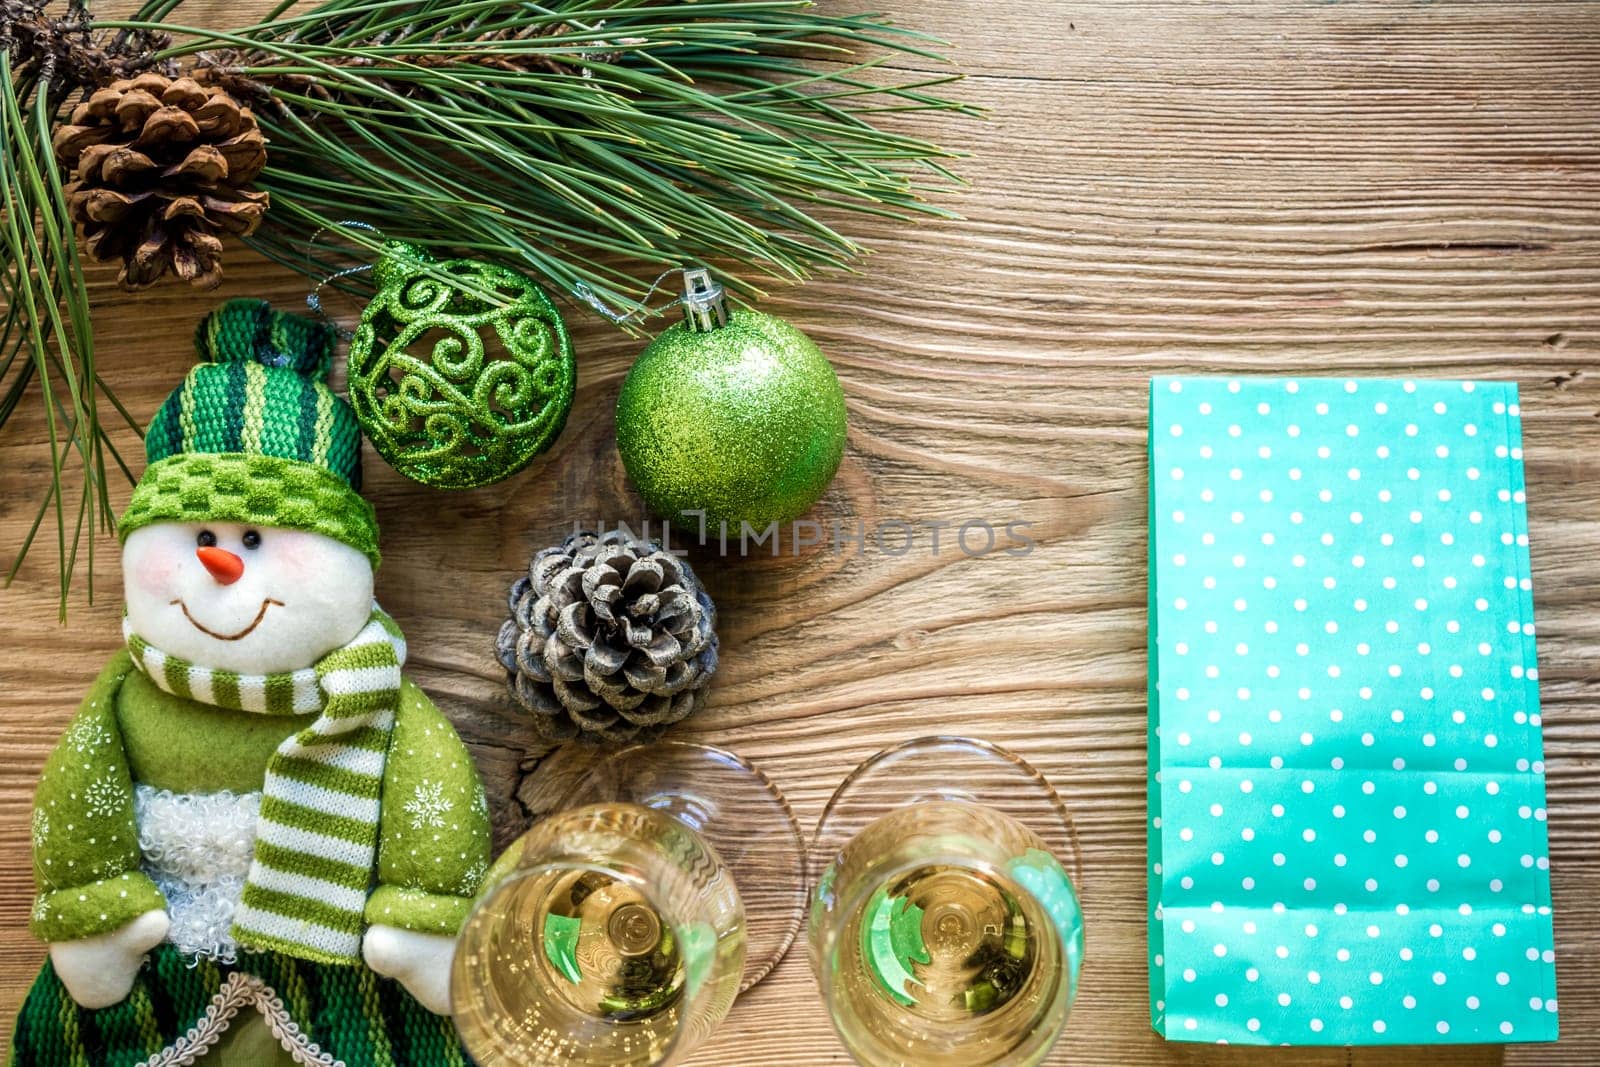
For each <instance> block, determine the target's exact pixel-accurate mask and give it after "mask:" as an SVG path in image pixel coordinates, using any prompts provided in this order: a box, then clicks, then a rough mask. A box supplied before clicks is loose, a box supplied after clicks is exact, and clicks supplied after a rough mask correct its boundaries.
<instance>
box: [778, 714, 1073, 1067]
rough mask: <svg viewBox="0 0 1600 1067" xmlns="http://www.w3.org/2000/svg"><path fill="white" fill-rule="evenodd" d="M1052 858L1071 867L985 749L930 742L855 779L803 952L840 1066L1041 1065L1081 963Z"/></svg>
mask: <svg viewBox="0 0 1600 1067" xmlns="http://www.w3.org/2000/svg"><path fill="white" fill-rule="evenodd" d="M980 797H983V798H985V799H986V800H988V801H991V802H992V803H984V802H980V800H979V798H980ZM1018 816H1023V817H1026V818H1027V819H1028V820H1029V822H1028V824H1024V822H1023V821H1022V819H1021V818H1019V817H1018ZM1034 827H1038V830H1037V831H1036V830H1035V828H1034ZM1047 837H1049V838H1053V840H1047ZM1060 856H1066V857H1067V858H1068V860H1069V861H1070V862H1072V863H1073V864H1074V867H1075V866H1076V847H1075V841H1074V838H1073V834H1072V827H1071V822H1070V820H1069V819H1067V817H1066V814H1065V811H1064V809H1063V808H1062V807H1061V804H1060V800H1059V799H1058V798H1057V797H1056V796H1055V793H1054V791H1053V790H1051V789H1050V787H1049V785H1048V783H1046V782H1045V781H1044V779H1043V777H1042V776H1040V775H1039V774H1038V772H1037V771H1034V770H1033V768H1032V767H1030V766H1028V765H1027V764H1026V763H1024V762H1022V761H1021V760H1020V759H1018V758H1017V757H1015V756H1013V755H1011V754H1010V753H1007V752H1004V750H1001V749H998V748H996V747H995V746H992V745H987V744H985V743H983V742H976V741H969V740H965V739H959V738H929V739H925V740H923V741H917V742H912V743H910V744H909V745H905V746H901V747H900V748H897V749H893V750H890V751H889V752H887V753H883V754H881V755H879V756H878V757H875V758H874V759H873V760H870V761H868V762H867V763H866V764H864V765H863V766H862V768H861V769H860V770H858V771H857V772H856V774H855V775H852V777H851V778H850V779H849V780H847V781H846V783H845V785H843V786H841V787H840V790H839V792H837V793H836V794H835V795H834V799H833V800H832V801H830V802H829V805H828V810H827V811H826V812H825V814H824V816H823V820H822V823H821V824H820V826H819V829H818V840H817V845H816V847H815V849H814V852H813V857H814V863H816V864H818V865H821V864H826V866H825V868H824V869H823V870H822V871H821V872H820V876H819V878H818V880H817V883H816V885H817V887H816V891H815V893H814V895H813V902H812V910H811V924H810V930H809V937H808V944H809V948H810V955H811V962H812V966H813V969H814V970H815V971H816V974H817V979H818V982H819V984H820V986H821V990H822V995H823V1000H824V1002H825V1003H826V1005H827V1008H828V1012H829V1015H830V1016H831V1017H832V1019H833V1022H834V1025H835V1027H836V1029H837V1030H838V1032H839V1035H840V1038H841V1039H842V1040H843V1042H844V1045H845V1047H846V1048H847V1049H848V1050H849V1052H850V1054H851V1055H852V1056H853V1057H855V1059H856V1060H857V1061H858V1062H859V1063H862V1064H866V1065H869V1067H898V1065H903V1067H980V1065H984V1064H1006V1065H1017V1067H1028V1065H1032V1064H1037V1063H1039V1062H1040V1061H1041V1060H1043V1059H1044V1057H1045V1055H1046V1054H1047V1053H1048V1052H1049V1050H1050V1047H1051V1045H1053V1044H1054V1042H1055V1040H1056V1038H1057V1037H1058V1036H1059V1035H1060V1033H1061V1030H1062V1028H1063V1027H1064V1026H1065V1024H1066V1020H1067V1015H1068V1013H1069V1011H1070V1009H1071V1006H1072V1001H1073V998H1074V996H1075V994H1076V992H1077V979H1078V971H1079V968H1080V966H1081V963H1082V955H1083V919H1082V912H1081V910H1080V908H1079V905H1078V897H1077V891H1076V889H1075V887H1074V885H1073V879H1072V877H1071V875H1069V873H1068V870H1067V868H1066V867H1065V866H1063V864H1062V862H1061V859H1060Z"/></svg>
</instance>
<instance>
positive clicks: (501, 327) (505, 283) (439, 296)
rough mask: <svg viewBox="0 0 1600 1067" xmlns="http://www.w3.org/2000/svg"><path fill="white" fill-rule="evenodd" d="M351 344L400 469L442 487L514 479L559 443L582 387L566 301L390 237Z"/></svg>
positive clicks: (489, 268)
mask: <svg viewBox="0 0 1600 1067" xmlns="http://www.w3.org/2000/svg"><path fill="white" fill-rule="evenodd" d="M372 276H373V278H374V279H375V280H376V282H377V283H378V291H377V293H376V294H374V295H373V298H372V302H371V303H369V304H368V305H367V307H366V310H365V311H363V312H362V314H361V323H360V325H359V326H357V327H356V332H355V335H354V336H353V337H352V338H351V339H350V377H349V387H350V405H351V406H352V407H353V408H355V412H356V418H357V419H359V420H360V422H361V428H362V429H363V430H365V431H366V434H367V438H368V439H369V440H370V441H371V442H372V446H373V447H374V448H376V449H377V450H378V453H379V454H380V455H382V456H383V458H384V459H386V460H388V461H389V464H390V466H392V467H394V469H395V470H397V471H399V472H400V473H401V474H404V475H405V476H406V477H408V478H410V479H412V480H413V481H417V482H421V483H422V484H424V485H431V486H433V487H434V488H436V489H471V488H474V487H476V486H480V485H489V484H491V483H493V482H498V481H500V480H501V479H503V478H509V477H511V475H513V474H515V473H517V472H518V471H519V470H521V469H522V468H524V467H526V466H527V465H528V464H529V463H531V462H532V461H533V457H535V456H537V455H538V454H539V453H540V452H543V451H544V450H545V449H547V448H549V447H550V445H551V443H552V442H554V441H555V439H556V435H558V434H559V433H560V432H561V428H562V427H563V426H564V425H565V424H566V421H567V412H568V411H569V410H571V408H572V399H573V393H574V391H575V390H576V388H577V382H578V372H577V366H576V364H575V363H574V361H573V356H572V342H571V341H570V340H569V338H568V337H567V328H566V325H565V324H564V323H563V322H562V321H561V315H560V314H559V313H558V312H557V311H556V307H555V305H554V304H553V303H551V302H550V298H549V297H548V296H546V295H545V292H544V290H543V289H540V288H539V287H538V286H537V285H535V284H534V283H533V282H531V281H529V280H528V279H527V278H524V277H523V276H522V275H521V274H518V273H517V272H516V271H512V270H508V269H506V268H504V267H499V266H496V265H494V264H492V263H484V262H481V261H479V260H474V259H447V260H438V259H435V258H434V257H433V256H432V255H431V254H429V253H428V252H427V251H425V250H424V249H421V248H418V247H416V246H414V245H410V244H407V243H405V242H402V241H389V242H386V243H385V244H384V251H383V256H382V258H380V259H379V261H378V263H377V265H376V266H375V267H374V268H373V272H372Z"/></svg>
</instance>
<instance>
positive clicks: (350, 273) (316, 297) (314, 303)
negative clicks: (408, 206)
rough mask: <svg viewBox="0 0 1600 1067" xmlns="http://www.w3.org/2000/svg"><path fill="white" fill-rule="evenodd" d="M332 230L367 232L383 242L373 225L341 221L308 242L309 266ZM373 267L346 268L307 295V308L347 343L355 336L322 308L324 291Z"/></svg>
mask: <svg viewBox="0 0 1600 1067" xmlns="http://www.w3.org/2000/svg"><path fill="white" fill-rule="evenodd" d="M332 229H341V230H366V231H367V232H368V233H371V234H373V235H374V236H375V237H376V238H377V239H378V240H379V241H380V242H381V241H382V240H383V231H382V230H380V229H378V228H377V227H376V226H374V225H372V224H371V223H367V222H361V221H360V220H358V219H341V220H340V221H338V222H335V223H332V224H331V225H328V226H323V227H322V228H321V229H319V230H317V232H316V233H314V234H312V235H311V240H310V241H307V242H306V263H307V264H309V265H311V266H313V267H314V266H315V261H314V260H312V258H311V252H312V249H314V248H316V246H317V241H318V240H320V239H321V237H322V235H323V234H325V233H327V232H328V231H329V230H332ZM372 266H373V265H372V263H358V264H356V265H355V266H353V267H345V268H344V269H342V270H337V271H334V272H333V273H332V274H329V275H327V276H325V277H324V278H323V279H322V280H321V281H319V282H317V284H316V287H315V288H314V289H312V290H311V292H309V293H307V294H306V307H308V308H310V309H311V310H312V311H313V312H314V313H315V314H316V316H317V317H318V318H320V319H321V320H322V321H324V322H326V323H328V325H330V326H332V327H333V328H334V329H336V330H338V331H339V336H340V337H341V338H343V339H344V340H346V341H348V340H350V338H351V337H352V336H353V334H352V331H350V330H347V329H345V328H344V327H343V326H340V325H339V324H338V323H337V322H335V321H334V320H333V316H331V315H329V314H328V312H327V309H325V308H324V307H323V306H322V290H323V289H324V288H325V287H327V286H329V285H331V284H333V283H334V282H336V281H339V280H340V279H341V278H352V277H355V276H356V275H358V274H366V273H369V272H370V271H371V270H372ZM308 273H310V272H308Z"/></svg>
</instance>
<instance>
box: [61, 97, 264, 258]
mask: <svg viewBox="0 0 1600 1067" xmlns="http://www.w3.org/2000/svg"><path fill="white" fill-rule="evenodd" d="M55 152H56V159H57V160H59V161H60V163H61V165H62V166H63V167H66V168H67V169H68V170H69V171H71V174H72V178H73V180H72V183H71V184H70V185H68V186H67V187H66V194H67V204H68V206H69V207H70V208H71V210H72V217H73V221H75V222H77V223H78V225H79V227H80V228H81V230H82V233H83V243H84V248H85V249H86V250H87V251H88V253H89V255H90V256H91V257H92V258H94V259H97V260H112V259H120V260H122V273H121V274H119V275H118V276H117V281H118V282H120V283H121V284H122V285H123V286H125V287H126V288H129V289H142V288H144V287H145V286H147V285H151V284H153V283H154V282H155V281H156V280H157V279H159V278H160V277H161V276H162V275H163V274H165V273H167V271H169V270H170V271H172V272H173V273H175V274H176V275H177V276H178V277H180V278H182V279H183V280H184V281H187V282H189V283H190V284H192V285H195V286H197V287H198V288H201V289H210V288H213V287H215V286H216V285H217V284H218V283H219V282H221V281H222V239H221V235H223V234H235V235H240V236H244V235H248V234H251V233H254V232H255V229H256V227H257V226H258V225H260V223H261V216H262V215H263V214H264V213H265V212H266V210H267V194H266V193H264V192H255V191H253V190H251V189H250V188H249V185H250V183H251V182H253V181H255V179H256V176H257V175H259V174H260V173H261V170H262V168H263V167H265V166H266V163H267V148H266V138H264V137H263V136H262V135H261V131H260V130H259V129H257V128H256V120H255V116H254V115H252V114H251V113H250V109H249V108H247V107H242V106H240V104H239V102H238V101H237V100H235V99H234V98H233V97H232V96H231V95H229V94H228V93H227V92H226V91H225V90H223V89H219V88H217V87H216V86H204V85H201V84H200V83H199V82H197V81H195V80H194V79H193V78H176V79H174V78H167V77H165V76H163V75H160V74H154V73H146V74H141V75H139V76H138V77H137V78H129V79H124V80H122V81H116V82H112V83H111V84H110V85H108V86H106V87H105V88H103V89H98V90H96V91H95V92H94V93H93V94H92V95H91V96H90V97H89V99H88V100H86V101H84V102H83V103H81V104H79V105H78V106H77V108H76V109H75V110H74V111H73V112H72V116H71V118H70V119H69V120H68V121H67V122H66V123H64V124H63V125H61V126H60V127H58V128H57V129H56V133H55Z"/></svg>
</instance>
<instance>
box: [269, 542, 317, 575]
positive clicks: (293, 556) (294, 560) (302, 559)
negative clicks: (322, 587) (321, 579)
mask: <svg viewBox="0 0 1600 1067" xmlns="http://www.w3.org/2000/svg"><path fill="white" fill-rule="evenodd" d="M314 557H315V552H313V551H312V550H310V548H309V547H308V546H307V545H306V543H305V540H304V539H303V538H300V537H284V536H282V535H281V534H280V535H279V536H278V538H277V539H276V543H275V544H274V545H273V546H272V569H273V571H274V573H275V574H276V575H277V576H278V577H279V578H282V579H285V580H287V581H290V582H297V581H299V580H300V579H303V578H305V577H307V576H309V575H312V574H315V573H316V571H317V564H316V560H315V558H314Z"/></svg>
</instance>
